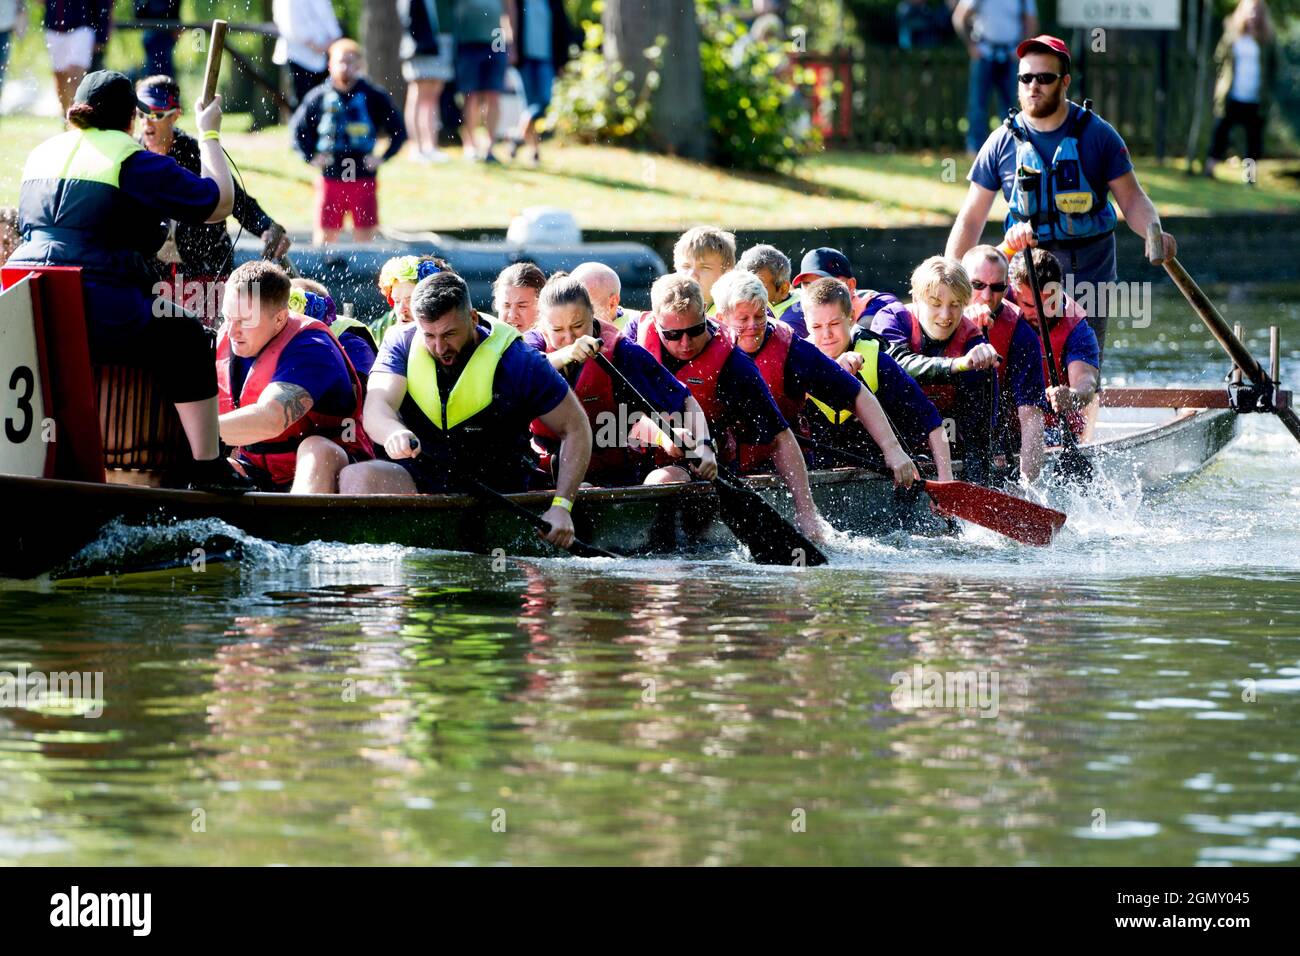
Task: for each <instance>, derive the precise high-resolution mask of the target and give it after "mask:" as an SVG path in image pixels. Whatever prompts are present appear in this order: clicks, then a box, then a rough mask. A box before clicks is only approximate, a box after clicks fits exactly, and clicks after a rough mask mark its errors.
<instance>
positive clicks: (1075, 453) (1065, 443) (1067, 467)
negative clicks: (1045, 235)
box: [1023, 246, 1092, 485]
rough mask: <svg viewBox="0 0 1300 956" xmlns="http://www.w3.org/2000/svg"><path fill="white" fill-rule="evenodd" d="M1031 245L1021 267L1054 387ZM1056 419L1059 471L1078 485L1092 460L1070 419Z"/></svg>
mask: <svg viewBox="0 0 1300 956" xmlns="http://www.w3.org/2000/svg"><path fill="white" fill-rule="evenodd" d="M1032 253H1033V247H1032V246H1025V251H1024V253H1023V254H1024V257H1025V271H1026V272H1027V273H1028V278H1029V291H1030V292H1032V293H1033V296H1034V308H1035V309H1037V310H1038V321H1037V322H1035V323H1034V326H1035V330H1036V331H1037V332H1038V339H1039V342H1040V344H1041V345H1042V347H1043V352H1044V353H1045V354H1046V355H1047V376H1048V378H1049V379H1050V380H1051V383H1052V387H1053V388H1057V387H1059V386H1060V384H1061V371H1060V369H1059V368H1058V367H1057V364H1056V352H1055V351H1054V350H1053V349H1052V336H1051V333H1050V332H1049V331H1048V330H1047V313H1046V312H1044V311H1043V290H1042V289H1040V288H1039V287H1038V273H1037V272H1036V271H1035V269H1034V257H1033V254H1032ZM1057 421H1058V422H1060V426H1061V471H1062V472H1063V473H1064V474H1065V478H1066V480H1067V481H1073V482H1075V483H1077V484H1080V485H1086V484H1087V483H1088V482H1089V481H1091V480H1092V462H1090V461H1089V460H1088V458H1087V456H1086V455H1084V453H1083V452H1081V451H1079V444H1078V442H1077V440H1076V439H1075V437H1074V431H1073V430H1072V429H1071V428H1070V423H1069V422H1068V421H1066V417H1065V415H1064V414H1061V415H1058V416H1057Z"/></svg>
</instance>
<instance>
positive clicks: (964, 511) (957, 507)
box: [925, 481, 1065, 545]
mask: <svg viewBox="0 0 1300 956" xmlns="http://www.w3.org/2000/svg"><path fill="white" fill-rule="evenodd" d="M925 493H926V494H927V495H929V496H930V499H931V500H932V501H933V502H934V503H935V506H936V507H937V508H938V509H939V510H940V511H941V512H943V513H944V514H946V515H952V516H953V517H954V518H961V519H962V520H963V521H969V522H970V523H971V524H977V525H980V526H981V527H984V528H988V529H990V530H992V531H996V532H997V533H998V534H1004V535H1006V536H1007V537H1008V538H1013V539H1015V540H1016V541H1020V542H1022V543H1024V544H1036V545H1048V544H1051V543H1052V536H1053V535H1054V534H1056V532H1057V531H1059V530H1060V529H1061V527H1062V525H1064V524H1065V514H1064V513H1063V512H1060V511H1056V510H1054V509H1052V508H1045V507H1043V506H1042V505H1040V504H1035V503H1034V502H1032V501H1026V500H1025V499H1023V498H1017V497H1016V496H1015V495H1009V494H1006V493H1005V492H1002V491H994V490H993V489H992V488H984V487H981V486H980V485H972V484H970V483H969V482H966V481H927V482H926V483H925Z"/></svg>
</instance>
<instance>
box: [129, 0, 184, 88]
mask: <svg viewBox="0 0 1300 956" xmlns="http://www.w3.org/2000/svg"><path fill="white" fill-rule="evenodd" d="M135 16H136V19H137V20H169V21H171V22H172V23H175V24H178V25H179V23H180V21H181V0H135ZM178 36H180V29H179V26H177V27H169V28H167V29H164V30H145V31H144V36H143V37H142V41H143V43H144V75H145V76H159V75H161V76H175V75H176V68H175V66H174V65H173V64H172V50H174V49H175V48H176V38H177V37H178Z"/></svg>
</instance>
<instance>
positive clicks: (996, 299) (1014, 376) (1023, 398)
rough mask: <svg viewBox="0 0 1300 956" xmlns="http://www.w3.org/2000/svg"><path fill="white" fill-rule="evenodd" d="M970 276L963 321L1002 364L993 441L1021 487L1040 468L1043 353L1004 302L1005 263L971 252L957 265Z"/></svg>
mask: <svg viewBox="0 0 1300 956" xmlns="http://www.w3.org/2000/svg"><path fill="white" fill-rule="evenodd" d="M962 268H963V269H965V270H966V274H967V275H969V276H970V284H971V289H972V292H971V303H970V305H968V306H967V307H966V311H965V313H964V314H965V316H966V318H968V319H970V320H971V321H972V322H974V323H975V325H976V326H978V327H979V329H980V331H982V332H983V333H984V335H985V336H986V337H987V338H988V340H989V344H990V345H992V346H993V348H994V349H996V350H997V353H998V355H999V357H1000V358H1001V359H1002V361H1001V362H999V363H998V365H997V373H998V394H999V395H1000V396H1001V403H1000V409H999V413H998V423H997V426H996V428H997V439H998V442H999V443H1000V444H1001V445H1002V446H1003V448H1004V450H1005V451H1006V453H1007V456H1008V459H1009V458H1010V457H1011V456H1012V455H1015V454H1018V455H1019V456H1020V474H1021V475H1022V476H1023V477H1024V479H1025V480H1026V481H1033V480H1034V479H1035V478H1037V477H1038V473H1039V471H1041V470H1042V467H1043V413H1044V412H1046V411H1047V398H1046V396H1045V394H1044V391H1045V388H1044V382H1043V353H1042V350H1041V349H1040V347H1039V344H1038V333H1037V332H1035V331H1034V329H1033V326H1031V325H1030V324H1029V323H1028V322H1026V321H1025V319H1024V317H1023V316H1022V315H1021V314H1020V309H1018V308H1017V307H1016V305H1015V303H1013V302H1012V301H1011V300H1010V299H1008V298H1007V259H1006V256H1004V255H1003V254H1002V252H1001V251H1000V250H999V249H997V248H995V247H993V246H975V247H974V248H973V249H971V250H970V251H969V252H967V253H966V255H965V257H964V258H963V259H962Z"/></svg>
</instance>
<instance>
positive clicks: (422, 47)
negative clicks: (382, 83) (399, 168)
mask: <svg viewBox="0 0 1300 956" xmlns="http://www.w3.org/2000/svg"><path fill="white" fill-rule="evenodd" d="M397 12H398V15H399V16H400V17H401V19H402V26H403V27H404V28H405V32H404V33H403V34H402V43H401V48H400V53H401V57H402V79H404V80H406V130H407V132H408V133H410V135H411V140H412V142H413V143H414V144H415V150H416V153H415V158H416V159H422V160H425V161H426V162H435V163H443V162H446V161H447V154H446V153H444V152H443V151H442V150H440V149H439V148H438V132H439V130H440V129H441V128H442V116H441V112H442V109H441V102H442V88H443V86H444V85H445V84H446V83H447V81H448V80H452V79H455V76H456V39H455V37H453V36H452V34H451V23H452V0H436V2H435V0H397Z"/></svg>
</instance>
